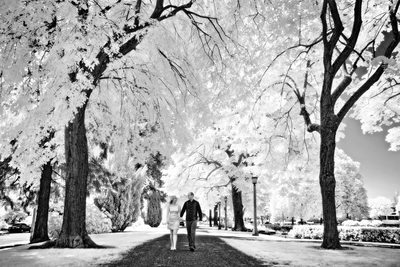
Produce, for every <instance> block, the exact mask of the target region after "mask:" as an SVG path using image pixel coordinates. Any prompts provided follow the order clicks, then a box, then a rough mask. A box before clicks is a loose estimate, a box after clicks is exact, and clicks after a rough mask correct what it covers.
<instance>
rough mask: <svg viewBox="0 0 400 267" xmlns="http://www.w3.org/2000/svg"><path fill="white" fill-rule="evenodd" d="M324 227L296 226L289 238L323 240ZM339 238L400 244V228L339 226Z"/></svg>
mask: <svg viewBox="0 0 400 267" xmlns="http://www.w3.org/2000/svg"><path fill="white" fill-rule="evenodd" d="M323 230H324V228H323V226H322V225H295V226H294V227H293V229H292V230H291V231H290V232H289V234H288V236H289V237H292V238H298V239H322V235H323ZM338 231H339V238H340V240H345V241H364V242H382V243H395V244H400V228H395V227H350V226H338Z"/></svg>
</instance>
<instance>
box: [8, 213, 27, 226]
mask: <svg viewBox="0 0 400 267" xmlns="http://www.w3.org/2000/svg"><path fill="white" fill-rule="evenodd" d="M27 216H28V214H26V213H25V212H23V211H14V210H10V211H9V212H7V213H6V214H5V215H4V216H3V219H4V221H5V222H6V223H8V224H13V223H17V222H20V221H23V220H25V218H26V217H27Z"/></svg>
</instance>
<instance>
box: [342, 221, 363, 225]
mask: <svg viewBox="0 0 400 267" xmlns="http://www.w3.org/2000/svg"><path fill="white" fill-rule="evenodd" d="M341 224H342V225H343V226H359V225H360V224H359V223H358V221H353V220H346V221H343V222H342V223H341Z"/></svg>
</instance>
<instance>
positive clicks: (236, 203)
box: [232, 184, 247, 231]
mask: <svg viewBox="0 0 400 267" xmlns="http://www.w3.org/2000/svg"><path fill="white" fill-rule="evenodd" d="M232 203H233V214H234V219H235V224H234V227H233V229H232V230H233V231H246V230H247V229H246V227H245V226H244V221H243V203H242V192H241V191H239V190H238V189H237V188H236V187H235V186H234V185H233V184H232Z"/></svg>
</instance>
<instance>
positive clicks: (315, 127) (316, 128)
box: [293, 60, 321, 133]
mask: <svg viewBox="0 0 400 267" xmlns="http://www.w3.org/2000/svg"><path fill="white" fill-rule="evenodd" d="M310 67H311V61H310V60H308V61H307V70H306V73H305V75H304V85H303V94H301V93H300V91H299V89H297V88H294V89H293V91H294V93H295V95H296V97H297V100H298V101H299V103H300V115H301V116H303V118H304V122H305V124H306V126H307V131H308V132H310V133H311V132H320V131H321V129H320V128H321V127H320V125H319V124H315V123H312V122H311V118H310V113H308V111H307V108H306V104H305V98H306V91H307V85H308V71H309V70H310Z"/></svg>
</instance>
